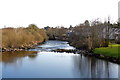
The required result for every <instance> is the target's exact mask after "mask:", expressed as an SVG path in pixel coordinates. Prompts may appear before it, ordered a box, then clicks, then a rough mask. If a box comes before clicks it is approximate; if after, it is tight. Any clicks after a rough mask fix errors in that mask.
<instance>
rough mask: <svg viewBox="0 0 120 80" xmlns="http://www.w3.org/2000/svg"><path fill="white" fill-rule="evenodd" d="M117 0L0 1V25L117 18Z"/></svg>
mask: <svg viewBox="0 0 120 80" xmlns="http://www.w3.org/2000/svg"><path fill="white" fill-rule="evenodd" d="M118 1H119V0H0V27H4V25H6V26H7V27H19V26H24V27H26V26H28V25H29V24H36V25H37V26H38V27H41V28H42V27H45V26H53V27H55V26H65V27H69V25H73V26H75V25H77V24H79V23H83V22H84V21H85V20H94V19H96V18H100V19H101V20H107V17H108V16H110V17H111V21H112V22H115V21H117V20H118Z"/></svg>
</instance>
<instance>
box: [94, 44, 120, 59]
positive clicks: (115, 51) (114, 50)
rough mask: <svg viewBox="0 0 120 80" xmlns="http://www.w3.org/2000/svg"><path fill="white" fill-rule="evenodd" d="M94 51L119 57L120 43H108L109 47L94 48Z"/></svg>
mask: <svg viewBox="0 0 120 80" xmlns="http://www.w3.org/2000/svg"><path fill="white" fill-rule="evenodd" d="M94 53H95V54H102V55H104V56H110V57H116V58H120V44H112V45H109V47H101V48H95V49H94Z"/></svg>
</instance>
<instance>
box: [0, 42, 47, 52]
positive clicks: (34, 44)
mask: <svg viewBox="0 0 120 80" xmlns="http://www.w3.org/2000/svg"><path fill="white" fill-rule="evenodd" d="M44 43H45V41H43V42H39V41H35V42H33V43H32V44H29V45H24V46H21V47H19V48H17V47H16V48H1V50H0V51H2V52H5V51H28V49H35V47H36V46H37V45H42V44H44Z"/></svg>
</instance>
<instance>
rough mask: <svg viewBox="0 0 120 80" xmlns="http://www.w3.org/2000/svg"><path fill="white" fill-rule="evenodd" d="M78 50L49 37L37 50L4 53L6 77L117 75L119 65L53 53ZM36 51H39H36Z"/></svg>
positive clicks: (90, 76)
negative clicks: (56, 50) (61, 50)
mask: <svg viewBox="0 0 120 80" xmlns="http://www.w3.org/2000/svg"><path fill="white" fill-rule="evenodd" d="M55 49H75V48H74V47H72V46H70V45H69V44H68V43H67V42H65V41H54V40H49V41H47V42H46V43H45V44H43V45H39V46H37V47H36V48H35V49H30V50H29V51H21V52H4V53H3V54H2V61H1V60H0V65H2V77H3V78H118V77H119V73H118V72H119V67H120V65H118V64H115V63H111V62H108V61H105V60H100V59H97V58H94V57H87V56H84V55H82V54H73V53H65V52H63V53H59V52H52V51H51V50H55ZM36 51H37V52H36Z"/></svg>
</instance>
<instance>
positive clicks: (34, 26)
mask: <svg viewBox="0 0 120 80" xmlns="http://www.w3.org/2000/svg"><path fill="white" fill-rule="evenodd" d="M27 28H28V29H33V30H37V29H39V28H38V27H37V26H36V25H35V24H30V25H29V26H28V27H27Z"/></svg>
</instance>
